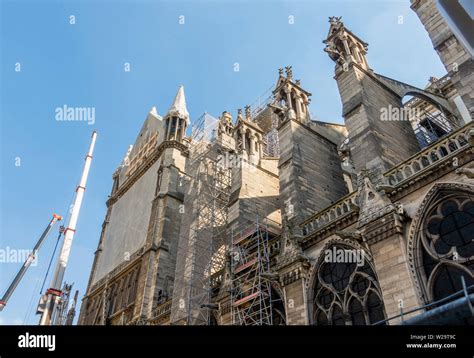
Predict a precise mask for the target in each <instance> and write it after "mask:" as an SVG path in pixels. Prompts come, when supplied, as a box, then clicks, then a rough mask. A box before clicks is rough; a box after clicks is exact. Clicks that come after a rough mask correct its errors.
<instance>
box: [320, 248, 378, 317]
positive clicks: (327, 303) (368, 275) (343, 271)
mask: <svg viewBox="0 0 474 358" xmlns="http://www.w3.org/2000/svg"><path fill="white" fill-rule="evenodd" d="M334 246H336V248H337V249H343V250H353V248H351V247H347V246H345V245H339V244H338V245H334ZM364 255H365V254H364ZM313 297H314V298H313V322H314V324H316V325H369V324H373V323H376V322H379V321H382V320H384V319H385V309H384V305H383V302H382V295H381V292H380V288H379V285H378V283H377V279H376V276H375V273H374V271H373V269H372V267H371V265H370V263H369V262H368V260H367V258H366V259H365V260H364V261H363V264H361V265H358V264H357V263H355V262H325V261H322V262H321V263H320V264H319V267H318V269H317V278H316V285H315V289H314V296H313Z"/></svg>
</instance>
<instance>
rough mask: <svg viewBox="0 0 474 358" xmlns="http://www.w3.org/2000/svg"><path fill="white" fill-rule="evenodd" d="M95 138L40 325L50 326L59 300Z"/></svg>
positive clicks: (44, 299)
mask: <svg viewBox="0 0 474 358" xmlns="http://www.w3.org/2000/svg"><path fill="white" fill-rule="evenodd" d="M96 138H97V132H96V131H94V132H93V133H92V139H91V143H90V146H89V150H88V152H87V155H86V158H85V163H84V169H83V171H82V176H81V180H80V182H79V185H78V186H77V188H76V196H75V198H74V203H73V206H72V210H71V216H70V218H69V222H68V224H67V226H66V228H65V231H64V241H63V245H62V248H61V252H60V254H59V257H58V261H57V263H56V268H55V271H54V274H53V277H52V280H51V286H50V288H49V289H48V290H47V291H46V293H45V294H44V295H43V297H42V298H41V300H40V304H39V306H38V312H39V313H41V319H40V322H39V324H40V325H51V323H52V317H53V315H54V314H55V310H56V309H57V304H58V303H59V300H60V298H61V293H62V291H61V287H62V283H63V278H64V273H65V271H66V266H67V263H68V260H69V254H70V252H71V246H72V241H73V239H74V234H75V232H76V224H77V220H78V218H79V212H80V210H81V204H82V199H83V197H84V192H85V190H86V183H87V177H88V175H89V169H90V166H91V162H92V154H93V152H94V146H95V141H96Z"/></svg>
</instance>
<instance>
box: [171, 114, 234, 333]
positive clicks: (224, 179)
mask: <svg viewBox="0 0 474 358" xmlns="http://www.w3.org/2000/svg"><path fill="white" fill-rule="evenodd" d="M212 119H214V120H215V121H216V123H217V119H215V118H213V117H212V116H210V115H208V114H204V115H203V116H201V118H200V119H199V120H198V123H197V125H196V126H195V128H194V129H193V131H192V135H191V142H190V150H189V153H190V154H189V161H188V164H187V170H186V171H187V173H188V174H189V185H188V189H187V192H186V195H185V199H184V213H183V214H184V216H183V218H182V224H181V228H182V230H181V234H180V237H179V242H178V255H177V262H176V271H175V282H174V287H173V297H172V307H171V324H186V325H203V324H210V322H211V311H212V310H213V309H216V308H217V307H215V305H214V304H213V302H212V301H211V295H212V292H211V276H212V274H213V273H215V272H217V271H219V270H221V269H222V268H223V267H224V265H225V253H226V252H225V251H226V250H225V248H226V245H227V244H228V242H226V238H227V237H229V235H228V233H227V209H228V204H229V198H230V188H231V170H230V168H228V167H225V166H223V165H221V163H220V161H219V158H221V157H220V156H221V155H224V153H225V150H224V149H223V148H222V147H221V146H220V145H219V144H218V143H217V142H216V141H215V135H213V131H214V129H215V125H214V124H213V123H212V122H213V120H212Z"/></svg>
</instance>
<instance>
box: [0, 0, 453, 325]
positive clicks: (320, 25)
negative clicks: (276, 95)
mask: <svg viewBox="0 0 474 358" xmlns="http://www.w3.org/2000/svg"><path fill="white" fill-rule="evenodd" d="M1 4H2V6H1V35H0V37H1V38H0V41H1V50H2V51H1V77H2V78H1V80H0V86H1V88H0V90H1V101H0V103H1V112H0V113H1V129H0V130H1V146H0V148H1V149H0V150H1V152H0V155H1V163H0V164H1V173H0V174H1V175H0V186H1V192H0V214H1V221H0V249H5V248H6V247H7V246H9V247H10V248H13V249H31V248H32V247H33V245H34V244H35V242H36V240H37V238H38V236H39V235H40V233H41V232H42V231H43V229H44V227H45V226H46V224H47V223H48V222H49V219H50V217H51V215H52V213H55V212H56V213H59V214H63V215H64V214H65V213H66V210H67V208H68V206H69V204H70V202H71V199H72V196H73V194H74V189H75V186H76V184H77V182H78V180H79V176H80V173H81V170H82V165H83V158H84V155H85V153H86V151H87V147H88V145H89V140H90V135H91V133H92V131H93V130H97V132H98V139H97V145H96V150H95V153H94V159H93V162H92V168H91V172H90V176H89V182H88V186H87V190H86V194H85V199H84V202H83V206H82V211H81V215H80V217H79V223H78V227H77V234H76V236H75V241H74V244H73V248H72V253H71V257H70V261H69V266H68V268H67V271H66V276H65V279H66V281H67V282H69V283H72V282H74V288H75V289H79V291H80V293H79V297H81V298H82V296H83V295H84V292H85V289H86V285H87V280H88V277H89V272H90V269H91V265H92V260H93V253H94V251H95V248H96V246H97V242H98V240H99V235H100V230H101V224H102V221H103V219H104V215H105V212H106V207H105V201H106V199H107V196H108V194H109V192H110V188H111V175H112V173H113V171H114V170H115V168H116V166H117V165H118V164H119V163H120V161H121V160H122V158H123V155H124V153H125V152H126V150H127V147H128V145H129V144H132V143H133V142H134V140H135V136H136V135H137V134H138V131H139V130H140V128H141V125H142V123H143V121H144V119H145V117H146V114H147V113H148V111H149V110H150V108H151V107H152V106H156V107H157V110H158V112H159V113H160V114H161V115H164V114H165V113H166V111H167V109H168V107H169V106H170V104H171V102H172V100H173V98H174V96H175V94H176V91H177V89H178V87H179V85H184V87H185V92H186V99H187V105H188V110H189V112H190V115H191V118H192V119H197V118H198V117H199V116H200V115H201V114H202V113H203V112H204V111H207V112H209V113H211V114H213V115H214V116H218V115H219V114H220V113H222V111H224V110H227V111H229V112H231V113H232V114H233V116H234V118H235V115H236V111H237V108H241V107H243V106H245V105H246V104H250V103H253V102H254V101H255V100H256V99H257V98H258V97H259V96H260V95H262V94H263V93H264V92H265V91H266V90H267V89H268V88H269V87H270V86H272V85H273V84H274V83H275V81H276V79H277V74H278V68H279V67H283V66H285V65H292V66H293V73H294V76H295V77H296V78H300V79H301V80H302V86H303V87H304V88H306V89H307V90H308V91H310V92H311V93H312V94H313V96H312V102H311V111H312V113H313V114H314V115H315V117H316V118H317V119H319V120H323V121H327V122H338V123H342V118H341V103H340V98H339V94H338V91H337V85H336V82H335V81H334V79H333V76H334V63H333V62H332V61H331V60H330V59H329V57H328V56H327V54H326V53H325V52H323V48H324V45H323V44H322V40H324V39H325V37H326V35H327V31H328V16H332V15H337V16H343V21H344V23H345V24H346V26H347V27H348V28H349V29H351V30H352V31H353V32H354V33H355V34H357V35H358V36H359V37H360V38H362V39H363V40H365V41H366V42H368V43H369V52H368V61H369V64H370V66H371V67H372V68H373V69H374V70H375V71H376V72H378V73H381V74H383V75H386V76H388V77H392V78H396V79H398V80H401V81H404V82H408V83H411V84H413V85H415V86H419V87H423V86H424V85H425V84H426V83H427V80H428V78H429V77H430V76H432V75H434V76H438V77H441V76H443V75H444V74H445V70H444V68H443V67H442V65H441V62H440V60H439V58H438V56H437V55H436V53H435V51H434V50H433V48H432V46H431V42H430V41H429V38H428V34H427V33H426V32H425V30H424V28H423V26H422V25H421V23H420V21H419V20H418V18H417V17H416V15H415V14H414V12H413V11H412V10H411V9H410V7H409V1H408V0H406V1H405V0H400V1H382V0H380V1H360V0H353V1H348V0H346V1H337V0H336V1H326V2H325V1H305V2H301V1H235V0H234V1H220V2H218V1H173V2H171V1H118V2H111V1H94V2H92V1H67V2H65V1H48V2H45V1H31V2H26V1H18V0H17V1H5V0H2V1H1ZM71 15H73V16H75V20H76V23H75V24H74V25H72V24H70V23H69V22H70V16H71ZM181 15H184V20H185V23H184V24H179V17H180V16H181ZM289 16H294V24H289V21H288V20H289ZM399 16H403V24H398V21H399ZM126 62H128V63H130V68H131V71H130V72H126V71H124V64H125V63H126ZM17 63H19V64H20V65H21V71H20V72H16V71H15V64H17ZM235 63H238V64H239V68H240V70H239V72H235V71H234V65H235ZM65 104H66V105H68V106H74V107H94V108H95V123H94V125H89V124H88V123H87V122H79V121H76V122H60V121H56V119H55V110H56V108H57V107H62V106H63V105H65ZM18 159H20V164H21V165H20V166H17V165H16V164H18ZM56 236H57V229H56V230H54V231H53V232H52V234H51V235H50V236H49V238H48V240H47V241H46V242H45V244H44V246H43V247H42V249H41V251H40V253H39V258H38V265H37V266H35V267H32V268H30V270H29V271H28V272H27V274H26V276H25V277H24V279H23V281H22V282H21V283H20V285H19V287H18V288H17V290H16V291H15V293H14V294H13V296H12V298H11V300H10V302H9V304H8V306H7V308H6V309H5V310H4V311H3V312H2V313H0V324H23V323H27V324H36V323H37V320H38V316H36V315H35V314H34V313H35V310H36V304H37V302H38V299H39V297H40V295H39V289H40V285H41V283H42V281H43V278H44V275H45V272H46V267H47V265H48V262H49V259H50V255H51V253H52V249H53V246H54V243H55V241H56ZM20 266H21V263H0V292H1V293H2V294H3V292H4V290H5V289H6V287H7V286H8V284H9V282H10V280H11V279H12V277H13V275H14V274H15V273H16V271H17V270H18V269H19V267H20ZM48 284H49V278H48V281H47V285H46V286H48Z"/></svg>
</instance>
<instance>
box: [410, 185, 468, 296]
mask: <svg viewBox="0 0 474 358" xmlns="http://www.w3.org/2000/svg"><path fill="white" fill-rule="evenodd" d="M419 239H420V241H421V245H419V246H418V247H419V251H418V253H417V254H418V257H419V260H420V263H421V267H420V268H419V269H418V270H419V273H421V278H422V281H423V284H424V289H425V294H426V296H427V297H426V300H427V301H430V302H431V301H437V300H439V299H441V298H444V297H447V296H449V295H451V294H453V293H455V292H457V291H459V290H461V289H462V281H461V277H464V280H465V282H466V285H467V286H470V285H473V284H474V198H472V197H470V196H469V195H467V194H465V195H463V194H458V195H456V194H451V195H449V196H448V195H446V196H443V197H441V199H439V200H437V201H435V202H434V203H433V204H432V205H431V206H430V207H429V208H428V210H427V215H426V216H425V217H424V220H423V225H422V228H421V230H420V232H419Z"/></svg>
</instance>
